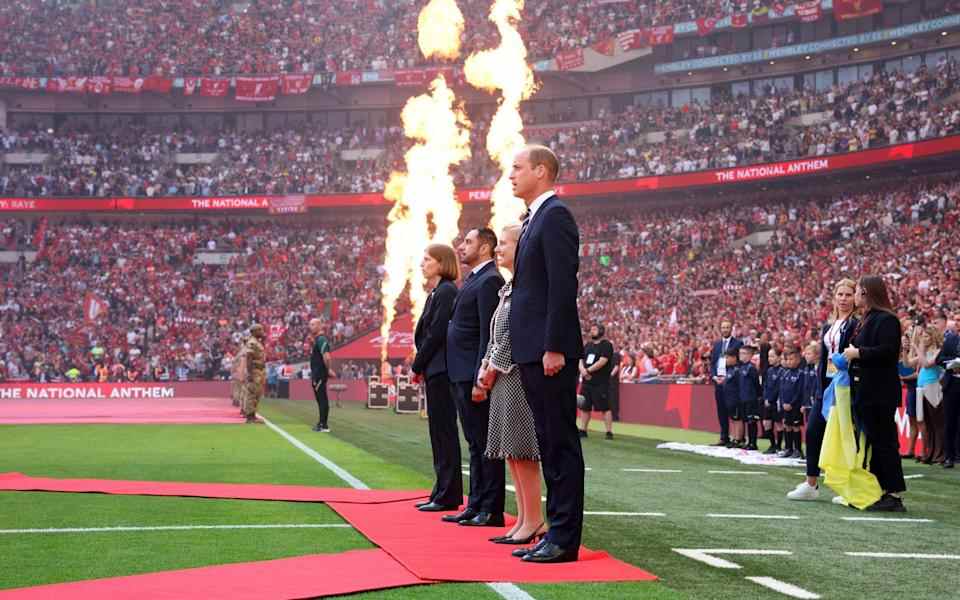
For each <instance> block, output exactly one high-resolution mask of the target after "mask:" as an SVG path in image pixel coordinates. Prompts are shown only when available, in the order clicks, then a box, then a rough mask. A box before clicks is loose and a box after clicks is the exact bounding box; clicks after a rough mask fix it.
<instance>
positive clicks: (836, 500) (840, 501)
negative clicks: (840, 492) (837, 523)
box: [831, 496, 850, 506]
mask: <svg viewBox="0 0 960 600" xmlns="http://www.w3.org/2000/svg"><path fill="white" fill-rule="evenodd" d="M831 502H833V503H834V504H838V505H840V506H850V503H849V502H847V499H846V498H844V497H843V496H834V497H833V500H831Z"/></svg>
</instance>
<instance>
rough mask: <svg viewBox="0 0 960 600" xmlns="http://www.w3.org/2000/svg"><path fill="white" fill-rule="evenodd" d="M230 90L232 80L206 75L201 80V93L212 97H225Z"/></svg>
mask: <svg viewBox="0 0 960 600" xmlns="http://www.w3.org/2000/svg"><path fill="white" fill-rule="evenodd" d="M228 91H230V80H229V79H219V78H213V77H204V78H203V79H201V80H200V95H201V96H209V97H211V98H223V97H224V96H226V95H227V92H228Z"/></svg>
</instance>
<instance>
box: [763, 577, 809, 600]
mask: <svg viewBox="0 0 960 600" xmlns="http://www.w3.org/2000/svg"><path fill="white" fill-rule="evenodd" d="M747 579H748V580H749V581H752V582H754V583H758V584H760V585H762V586H763V587H765V588H769V589H771V590H773V591H775V592H780V593H781V594H783V595H785V596H790V597H791V598H801V599H802V600H817V599H818V598H820V595H819V594H814V593H813V592H810V591H807V590H805V589H803V588H802V587H797V586H795V585H793V584H792V583H787V582H785V581H780V580H779V579H774V578H773V577H747Z"/></svg>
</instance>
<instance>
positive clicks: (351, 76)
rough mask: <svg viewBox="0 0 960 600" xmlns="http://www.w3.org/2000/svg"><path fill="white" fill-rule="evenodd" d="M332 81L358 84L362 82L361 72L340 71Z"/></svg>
mask: <svg viewBox="0 0 960 600" xmlns="http://www.w3.org/2000/svg"><path fill="white" fill-rule="evenodd" d="M334 82H335V83H336V84H337V85H360V84H361V83H363V73H361V72H360V71H340V72H338V73H337V76H336V78H335V79H334Z"/></svg>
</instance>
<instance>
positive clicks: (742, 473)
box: [707, 471, 767, 475]
mask: <svg viewBox="0 0 960 600" xmlns="http://www.w3.org/2000/svg"><path fill="white" fill-rule="evenodd" d="M707 473H710V474H711V475H766V474H767V472H766V471H707Z"/></svg>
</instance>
